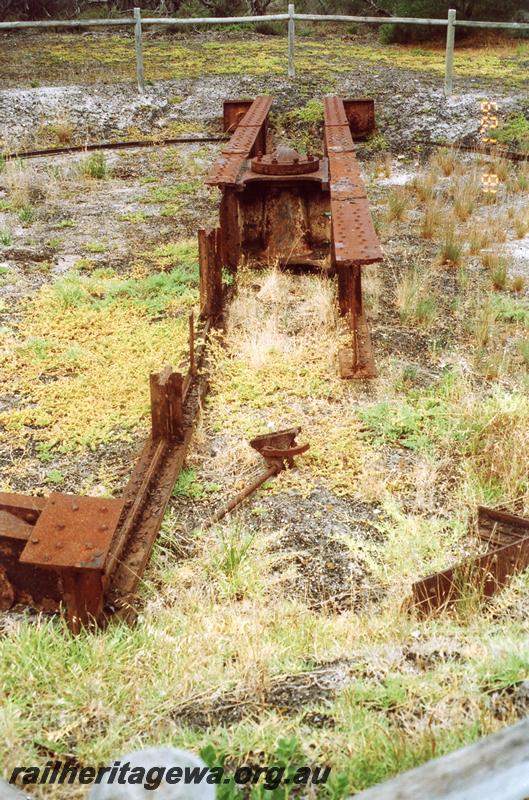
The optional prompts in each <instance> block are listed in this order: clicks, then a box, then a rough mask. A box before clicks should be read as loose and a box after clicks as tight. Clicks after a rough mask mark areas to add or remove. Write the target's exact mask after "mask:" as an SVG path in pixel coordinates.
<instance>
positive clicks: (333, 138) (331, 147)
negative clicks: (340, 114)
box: [325, 125, 355, 154]
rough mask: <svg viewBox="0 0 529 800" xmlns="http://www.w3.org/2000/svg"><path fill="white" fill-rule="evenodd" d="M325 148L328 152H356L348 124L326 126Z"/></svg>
mask: <svg viewBox="0 0 529 800" xmlns="http://www.w3.org/2000/svg"><path fill="white" fill-rule="evenodd" d="M325 149H326V151H327V153H329V154H330V153H354V151H355V146H354V142H353V137H352V136H351V131H350V130H349V126H348V125H336V127H328V128H325Z"/></svg>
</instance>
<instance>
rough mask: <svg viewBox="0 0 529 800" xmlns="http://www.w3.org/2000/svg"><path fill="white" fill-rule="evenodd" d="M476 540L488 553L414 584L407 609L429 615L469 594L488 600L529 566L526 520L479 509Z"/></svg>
mask: <svg viewBox="0 0 529 800" xmlns="http://www.w3.org/2000/svg"><path fill="white" fill-rule="evenodd" d="M478 537H479V538H480V539H481V540H482V541H484V542H485V543H486V544H487V545H488V546H489V547H490V549H489V550H488V552H486V553H484V554H482V555H479V556H476V557H475V558H469V559H466V560H465V561H463V562H461V563H459V564H456V565H455V566H454V567H451V568H450V569H446V570H443V571H442V572H437V573H436V574H434V575H429V576H428V577H427V578H423V579H422V580H420V581H417V582H416V583H414V584H413V586H412V597H411V603H410V607H411V608H414V609H416V610H417V611H418V612H419V613H421V614H430V613H432V612H434V611H442V610H445V609H450V608H453V607H455V606H457V604H458V603H460V602H461V601H462V600H464V598H465V597H466V596H468V595H469V593H477V595H478V597H481V598H482V599H486V598H488V597H492V596H493V595H494V594H496V592H498V591H499V590H500V589H501V588H502V587H503V586H505V585H506V584H507V583H508V582H509V581H510V579H511V578H512V576H513V575H514V574H515V573H516V572H521V571H523V570H524V569H527V567H528V566H529V519H526V518H525V517H519V516H517V515H515V514H508V513H506V512H504V511H497V510H496V509H493V508H486V507H484V506H480V507H479V509H478Z"/></svg>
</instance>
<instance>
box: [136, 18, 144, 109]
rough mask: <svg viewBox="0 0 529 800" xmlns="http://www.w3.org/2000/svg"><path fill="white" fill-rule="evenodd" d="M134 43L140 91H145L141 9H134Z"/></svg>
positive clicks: (141, 92)
mask: <svg viewBox="0 0 529 800" xmlns="http://www.w3.org/2000/svg"><path fill="white" fill-rule="evenodd" d="M134 42H135V45H136V75H137V78H138V91H139V92H140V94H143V92H144V91H145V73H144V69H143V42H142V35H141V8H137V7H135V8H134Z"/></svg>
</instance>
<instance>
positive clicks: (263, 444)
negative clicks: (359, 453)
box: [201, 427, 310, 529]
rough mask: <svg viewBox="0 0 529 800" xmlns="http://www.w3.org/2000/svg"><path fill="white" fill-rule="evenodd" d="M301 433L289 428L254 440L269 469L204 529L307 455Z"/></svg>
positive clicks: (231, 501) (306, 445)
mask: <svg viewBox="0 0 529 800" xmlns="http://www.w3.org/2000/svg"><path fill="white" fill-rule="evenodd" d="M300 431H301V428H299V427H296V428H288V429H286V430H282V431H274V432H270V433H265V434H262V435H261V436H256V437H255V438H254V439H252V440H251V441H250V446H251V447H253V448H254V450H257V452H258V453H260V454H261V455H262V456H263V458H264V459H265V461H266V463H267V469H266V470H265V471H264V472H263V473H261V475H259V476H258V477H257V478H255V480H253V481H252V482H251V483H250V484H248V486H246V487H245V488H244V489H242V491H240V492H239V493H238V494H237V495H236V496H235V497H233V498H232V499H231V500H230V501H229V503H227V504H226V505H225V506H223V507H222V508H219V510H218V511H216V512H215V514H213V516H211V517H210V518H209V519H208V520H206V521H205V522H204V523H203V524H202V526H201V527H202V528H203V529H204V528H210V527H211V526H212V525H214V524H215V523H216V522H219V521H220V520H221V519H223V518H224V517H225V516H226V515H227V514H229V513H230V511H233V509H234V508H236V507H237V506H238V505H240V504H241V503H242V502H243V501H244V500H246V498H247V497H250V495H251V494H253V493H254V492H255V491H257V489H258V488H259V487H260V486H262V485H263V483H266V481H267V480H269V479H270V478H273V477H274V475H279V473H280V472H282V470H284V469H286V468H287V467H288V468H289V469H292V467H293V466H294V458H295V457H296V456H300V455H302V454H303V453H306V452H307V450H308V449H309V447H310V445H309V444H308V443H305V444H298V443H297V442H296V437H297V435H298V434H299V433H300Z"/></svg>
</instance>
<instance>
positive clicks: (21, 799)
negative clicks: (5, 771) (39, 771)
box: [0, 778, 31, 800]
mask: <svg viewBox="0 0 529 800" xmlns="http://www.w3.org/2000/svg"><path fill="white" fill-rule="evenodd" d="M0 797H1V798H2V800H31V799H30V798H29V797H28V795H27V794H24V793H23V792H20V791H19V790H18V789H15V787H14V786H11V785H10V784H9V783H6V782H5V781H3V780H2V778H0Z"/></svg>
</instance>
